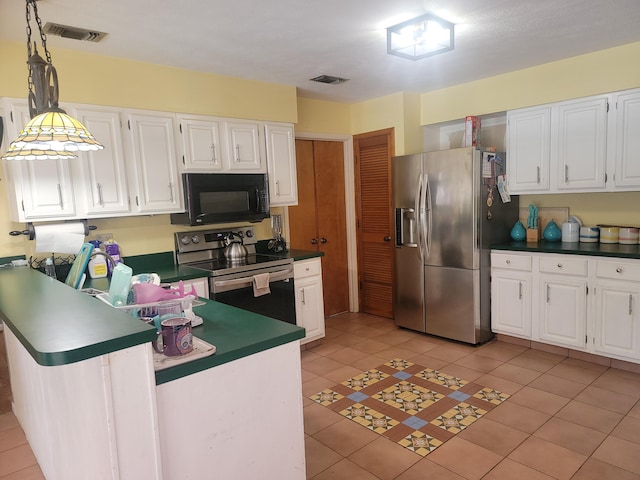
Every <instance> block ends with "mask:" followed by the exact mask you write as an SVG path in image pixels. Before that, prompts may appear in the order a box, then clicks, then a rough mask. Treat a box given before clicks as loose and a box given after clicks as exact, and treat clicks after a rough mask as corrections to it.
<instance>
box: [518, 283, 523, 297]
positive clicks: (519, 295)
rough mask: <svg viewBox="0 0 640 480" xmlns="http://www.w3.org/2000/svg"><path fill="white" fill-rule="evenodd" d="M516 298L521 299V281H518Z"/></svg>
mask: <svg viewBox="0 0 640 480" xmlns="http://www.w3.org/2000/svg"><path fill="white" fill-rule="evenodd" d="M518 299H519V300H522V282H518Z"/></svg>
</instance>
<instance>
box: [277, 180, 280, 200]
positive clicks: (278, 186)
mask: <svg viewBox="0 0 640 480" xmlns="http://www.w3.org/2000/svg"><path fill="white" fill-rule="evenodd" d="M276 196H278V197H279V196H280V180H276Z"/></svg>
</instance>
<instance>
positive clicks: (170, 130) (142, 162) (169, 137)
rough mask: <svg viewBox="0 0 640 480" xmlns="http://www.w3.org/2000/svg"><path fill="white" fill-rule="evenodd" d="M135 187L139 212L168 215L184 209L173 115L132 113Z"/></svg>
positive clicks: (136, 205) (129, 118)
mask: <svg viewBox="0 0 640 480" xmlns="http://www.w3.org/2000/svg"><path fill="white" fill-rule="evenodd" d="M127 126H128V129H129V131H130V135H129V141H130V142H131V148H130V151H131V154H132V163H133V167H134V172H133V173H134V175H133V188H132V190H133V191H134V192H135V199H136V201H135V206H133V209H134V210H135V211H136V212H137V213H169V212H179V211H181V210H182V204H183V202H182V186H181V182H180V177H179V175H178V161H177V154H176V144H175V136H174V115H173V114H171V113H161V112H144V113H139V112H130V113H129V114H128V118H127Z"/></svg>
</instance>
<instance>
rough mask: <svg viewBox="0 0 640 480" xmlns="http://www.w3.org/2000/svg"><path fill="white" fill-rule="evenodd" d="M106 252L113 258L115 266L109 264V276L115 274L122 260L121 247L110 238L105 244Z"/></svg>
mask: <svg viewBox="0 0 640 480" xmlns="http://www.w3.org/2000/svg"><path fill="white" fill-rule="evenodd" d="M102 246H103V247H104V251H105V252H106V253H107V255H109V256H110V257H111V258H113V265H111V264H108V265H107V267H108V269H109V275H111V274H112V273H113V268H114V267H115V266H116V265H118V264H119V263H120V262H121V261H122V259H121V258H120V246H119V245H118V244H117V243H116V241H115V240H114V239H113V238H110V239H109V240H108V241H107V242H105V243H103V244H102Z"/></svg>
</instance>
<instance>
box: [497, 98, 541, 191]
mask: <svg viewBox="0 0 640 480" xmlns="http://www.w3.org/2000/svg"><path fill="white" fill-rule="evenodd" d="M507 128H508V151H507V182H508V186H509V191H510V193H529V192H544V191H547V190H548V189H549V159H550V156H551V107H535V108H524V109H522V110H512V111H509V112H507Z"/></svg>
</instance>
